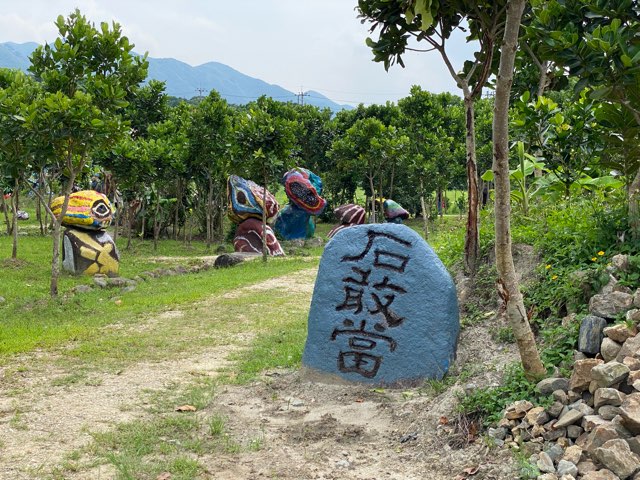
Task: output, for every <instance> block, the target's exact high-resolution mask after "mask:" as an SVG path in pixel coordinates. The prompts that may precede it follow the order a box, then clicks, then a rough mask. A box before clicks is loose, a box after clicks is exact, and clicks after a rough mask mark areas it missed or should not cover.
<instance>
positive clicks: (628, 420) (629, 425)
mask: <svg viewBox="0 0 640 480" xmlns="http://www.w3.org/2000/svg"><path fill="white" fill-rule="evenodd" d="M620 417H621V418H622V420H621V423H622V425H623V426H624V427H625V428H626V429H627V430H629V431H630V432H632V433H634V434H636V435H637V434H640V393H632V394H631V395H627V398H625V399H624V402H622V405H620Z"/></svg>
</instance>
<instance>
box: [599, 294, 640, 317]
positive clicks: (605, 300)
mask: <svg viewBox="0 0 640 480" xmlns="http://www.w3.org/2000/svg"><path fill="white" fill-rule="evenodd" d="M632 306H633V295H631V294H629V293H624V292H611V293H606V294H600V293H599V294H596V295H594V296H593V297H591V300H589V312H590V313H591V314H592V315H596V316H598V317H603V318H611V319H613V318H616V316H617V315H618V314H620V313H625V312H626V311H627V310H630V309H631V308H632Z"/></svg>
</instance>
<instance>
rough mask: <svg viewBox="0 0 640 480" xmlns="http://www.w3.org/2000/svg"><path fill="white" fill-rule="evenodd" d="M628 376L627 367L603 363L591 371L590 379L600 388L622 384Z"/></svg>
mask: <svg viewBox="0 0 640 480" xmlns="http://www.w3.org/2000/svg"><path fill="white" fill-rule="evenodd" d="M628 375H629V367H627V366H626V365H624V364H622V363H619V362H609V363H603V364H601V365H596V366H595V367H593V368H592V369H591V379H592V380H593V382H594V383H595V384H596V385H597V386H598V387H600V388H602V387H610V386H612V385H615V384H617V383H620V382H622V381H623V380H625V379H626V378H627V376H628Z"/></svg>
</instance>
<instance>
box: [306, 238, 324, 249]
mask: <svg viewBox="0 0 640 480" xmlns="http://www.w3.org/2000/svg"><path fill="white" fill-rule="evenodd" d="M323 244H324V240H322V238H320V237H313V238H309V239H307V240H305V242H304V245H305V246H306V247H321V246H322V245H323Z"/></svg>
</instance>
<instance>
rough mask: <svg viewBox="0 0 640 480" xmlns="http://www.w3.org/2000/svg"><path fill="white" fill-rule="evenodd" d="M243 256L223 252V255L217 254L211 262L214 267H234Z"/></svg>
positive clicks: (242, 259) (241, 260) (240, 261)
mask: <svg viewBox="0 0 640 480" xmlns="http://www.w3.org/2000/svg"><path fill="white" fill-rule="evenodd" d="M243 261H244V258H243V257H242V256H240V255H235V254H233V253H225V254H223V255H220V256H218V258H216V260H215V263H214V264H213V266H214V268H228V267H235V266H236V265H238V264H239V263H242V262H243Z"/></svg>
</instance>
